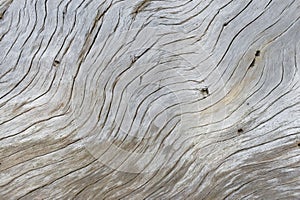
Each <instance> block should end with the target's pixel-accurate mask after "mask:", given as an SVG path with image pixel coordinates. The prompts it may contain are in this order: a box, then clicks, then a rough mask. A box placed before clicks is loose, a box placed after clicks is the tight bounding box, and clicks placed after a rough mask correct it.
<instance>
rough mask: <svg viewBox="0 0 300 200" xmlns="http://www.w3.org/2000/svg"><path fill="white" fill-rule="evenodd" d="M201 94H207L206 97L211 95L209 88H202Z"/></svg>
mask: <svg viewBox="0 0 300 200" xmlns="http://www.w3.org/2000/svg"><path fill="white" fill-rule="evenodd" d="M201 92H202V93H203V94H206V95H208V94H209V92H208V88H207V87H205V88H202V89H201Z"/></svg>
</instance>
